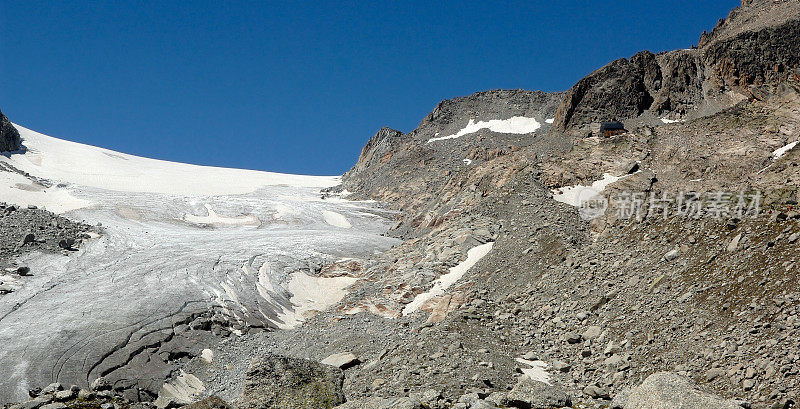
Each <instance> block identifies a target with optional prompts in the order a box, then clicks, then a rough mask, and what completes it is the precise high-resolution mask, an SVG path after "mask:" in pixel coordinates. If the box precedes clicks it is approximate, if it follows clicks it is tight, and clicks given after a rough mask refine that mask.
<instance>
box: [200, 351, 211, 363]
mask: <svg viewBox="0 0 800 409" xmlns="http://www.w3.org/2000/svg"><path fill="white" fill-rule="evenodd" d="M200 359H202V360H203V361H205V363H207V364H210V363H211V362H214V351H212V350H210V349H208V348H206V349H204V350H202V351H201V352H200Z"/></svg>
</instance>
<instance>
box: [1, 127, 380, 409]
mask: <svg viewBox="0 0 800 409" xmlns="http://www.w3.org/2000/svg"><path fill="white" fill-rule="evenodd" d="M17 128H18V129H19V131H20V134H21V135H22V138H23V145H24V146H25V148H26V150H24V151H23V152H20V153H15V154H11V155H7V156H0V201H6V202H11V203H16V204H20V205H29V204H31V205H36V206H40V207H44V208H47V209H48V210H51V211H54V212H57V213H63V214H65V215H66V216H67V217H71V218H74V219H78V220H85V221H86V222H87V223H90V224H94V223H101V224H102V226H103V229H105V233H104V234H103V235H102V236H101V237H99V238H96V239H92V240H89V241H88V242H87V243H86V244H84V246H83V248H82V249H81V250H80V251H79V252H77V253H75V254H72V255H69V256H67V255H39V254H33V255H30V256H28V257H27V259H25V260H22V262H23V263H25V264H27V265H29V266H30V267H31V269H32V272H33V274H34V275H33V277H30V278H26V279H24V280H22V279H21V280H17V281H15V283H14V286H15V291H14V292H13V293H11V294H7V295H3V296H0V345H3V348H2V349H0V368H1V369H2V370H0V372H2V373H3V374H5V375H6V376H4V377H0V397H2V399H0V403H2V402H4V401H13V400H21V399H23V398H25V395H26V394H27V390H28V389H29V388H32V387H35V386H42V385H47V384H49V383H50V382H53V381H59V382H62V383H64V384H67V385H69V384H78V385H86V384H87V383H88V382H90V381H91V380H92V379H94V378H96V377H98V376H100V375H105V376H106V377H107V378H110V379H112V380H114V381H117V382H128V383H129V384H130V383H131V382H132V385H133V386H132V387H139V388H145V389H146V388H150V389H149V390H151V392H152V391H153V388H154V387H153V386H152V385H151V384H147V383H141V382H139V381H137V379H140V378H142V379H150V381H153V380H154V381H158V380H159V376H161V377H162V379H163V376H164V375H163V374H164V373H166V374H169V373H170V372H171V371H173V370H175V366H174V365H175V363H173V362H171V361H169V360H167V361H164V362H162V361H158V360H155V361H154V360H151V359H150V358H151V357H147V356H142V355H143V354H145V355H146V354H148V353H156V352H153V345H154V343H153V340H152V337H153V334H154V333H156V334H162V333H164V332H165V331H166V332H167V333H170V331H172V332H171V335H170V334H167V335H164V339H169V340H174V339H177V338H179V336H180V334H179V331H180V330H181V328H184V327H186V326H185V325H184V326H181V325H177V324H176V323H178V322H184V321H186V320H191V319H193V317H196V316H198V315H199V314H202V313H205V312H211V313H213V314H216V315H218V316H223V317H225V319H227V320H228V321H229V322H232V323H234V324H236V323H239V324H241V326H244V327H246V326H248V325H256V326H264V327H273V328H285V327H290V326H293V325H297V324H298V323H299V322H301V321H302V320H303V319H304V318H305V316H306V315H307V314H308V313H310V312H313V311H314V310H318V309H322V308H326V307H329V306H331V305H333V304H335V303H336V302H337V301H338V300H339V299H340V298H341V297H342V296H343V295H344V294H345V292H346V288H347V287H348V286H349V285H351V284H352V283H353V282H354V281H355V278H351V277H347V276H343V277H340V278H324V277H317V276H316V274H318V273H317V271H318V269H319V266H320V265H322V264H324V263H326V262H330V261H333V260H336V259H338V258H341V257H355V258H358V257H363V256H366V255H369V254H372V253H373V252H376V251H382V250H384V249H386V248H388V247H390V246H391V245H393V244H394V243H395V240H394V239H390V238H387V237H383V236H381V235H380V234H381V233H382V232H384V231H385V230H386V229H387V228H388V226H389V223H390V222H389V221H388V220H387V219H386V218H385V217H384V216H385V215H386V213H385V212H384V211H382V210H380V209H378V208H376V207H375V205H374V204H373V203H369V202H352V201H347V200H341V199H337V200H330V199H327V200H326V199H322V198H321V197H320V193H319V189H320V188H321V187H327V186H332V185H335V184H336V183H338V177H317V176H299V175H286V174H279V173H269V172H257V171H249V170H237V169H223V168H213V167H204V166H195V165H187V164H180V163H172V162H166V161H160V160H152V159H146V158H141V157H136V156H132V155H126V154H122V153H118V152H114V151H110V150H106V149H101V148H96V147H92V146H87V145H82V144H77V143H73V142H68V141H64V140H60V139H56V138H52V137H49V136H46V135H42V134H40V133H37V132H34V131H31V130H28V129H25V128H23V127H19V126H18V127H17ZM234 327H236V325H234ZM165 342H166V341H165ZM158 345H161V343H158ZM201 347H202V348H201ZM210 347H211V346H210V345H197V346H196V347H194V349H197V351H196V352H197V353H200V351H202V350H203V349H206V348H210ZM162 348H166V347H162ZM182 348H185V346H184V347H182ZM198 348H199V349H198ZM194 349H192V350H194ZM162 352H163V351H162ZM140 361H143V362H149V363H148V366H147V368H146V369H143V368H142V367H140V366H136V365H140V364H141V362H140ZM148 377H149V378H148ZM150 381H148V382H150ZM136 382H139V384H138V385H137V383H136ZM151 383H152V382H151ZM156 389H158V388H156ZM155 392H158V391H157V390H156V391H155Z"/></svg>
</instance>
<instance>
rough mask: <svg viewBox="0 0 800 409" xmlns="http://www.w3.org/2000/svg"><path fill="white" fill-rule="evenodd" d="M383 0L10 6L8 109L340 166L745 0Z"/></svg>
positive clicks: (569, 77) (1, 57) (568, 77)
mask: <svg viewBox="0 0 800 409" xmlns="http://www.w3.org/2000/svg"><path fill="white" fill-rule="evenodd" d="M77 3H83V4H77ZM374 3H378V4H380V5H375V4H373V2H366V1H363V2H361V1H360V2H337V3H327V2H325V3H323V2H311V1H309V2H299V1H297V2H288V1H287V2H284V1H252V2H235V1H226V2H222V1H191V2H185V1H161V2H137V1H127V2H121V1H119V2H114V1H109V2H91V3H89V2H61V1H31V0H4V1H2V2H0V109H2V111H3V112H4V113H5V114H6V115H7V116H9V117H10V118H11V120H12V121H14V122H17V123H19V124H21V125H24V126H27V127H30V128H32V129H34V130H37V131H40V132H44V133H47V134H50V135H52V136H56V137H60V138H64V139H69V140H73V141H78V142H83V143H88V144H92V145H97V146H102V147H105V148H109V149H114V150H118V151H122V152H126V153H131V154H136V155H142V156H147V157H154V158H159V159H167V160H174V161H181V162H190V163H197V164H205V165H216V166H230V167H241V168H249V169H261V170H271V171H280V172H291V173H305V174H340V173H342V172H344V171H345V170H347V169H349V168H350V166H352V165H353V163H354V162H355V159H356V157H357V156H358V153H359V151H360V149H361V147H362V146H363V145H364V143H365V142H366V140H367V139H368V138H369V137H370V136H372V134H373V133H374V132H375V131H376V130H377V129H379V128H380V127H381V126H390V127H392V128H396V129H399V130H401V131H404V132H408V131H411V130H412V129H414V128H415V127H416V125H417V124H418V123H419V121H420V120H421V119H422V118H423V117H424V116H425V115H426V114H427V113H428V112H430V111H431V110H432V109H433V108H434V107H435V106H436V104H437V103H438V102H439V101H440V100H442V99H448V98H452V97H455V96H461V95H468V94H470V93H472V92H475V91H481V90H487V89H494V88H523V89H541V90H545V91H558V90H565V89H567V88H569V87H570V86H571V85H572V84H574V83H575V82H576V81H577V80H579V79H580V78H581V77H583V76H584V75H586V74H587V73H589V72H591V71H592V70H594V69H596V68H598V67H600V66H602V65H604V64H606V63H608V62H609V61H611V60H614V59H616V58H619V57H629V56H631V55H633V54H634V53H636V52H637V51H640V50H643V49H648V50H651V51H654V52H657V51H663V50H670V49H675V48H688V47H690V46H691V45H692V44H695V43H696V42H697V39H698V38H699V36H700V33H701V32H702V31H703V30H710V29H711V27H713V26H714V24H715V23H716V21H717V19H718V18H720V17H725V16H727V14H728V12H729V11H730V9H732V8H733V7H735V6H737V5H738V3H739V1H737V0H698V1H688V0H687V1H669V0H666V1H665V0H661V1H592V2H588V1H547V2H544V1H541V2H539V1H536V2H534V1H519V2H490V1H475V2H464V1H440V2H429V1H402V2H401V1H396V2H394V1H393V2H374Z"/></svg>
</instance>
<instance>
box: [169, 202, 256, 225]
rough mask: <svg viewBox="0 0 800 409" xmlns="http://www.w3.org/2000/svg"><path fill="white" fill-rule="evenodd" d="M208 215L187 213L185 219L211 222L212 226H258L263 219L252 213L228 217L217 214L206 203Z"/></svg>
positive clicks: (192, 221)
mask: <svg viewBox="0 0 800 409" xmlns="http://www.w3.org/2000/svg"><path fill="white" fill-rule="evenodd" d="M204 206H205V208H206V211H208V216H196V215H193V214H191V213H187V214H186V215H185V216H184V217H183V219H184V220H186V221H187V222H189V223H194V224H209V225H212V226H258V225H260V224H261V221H260V220H258V217H255V216H253V215H252V214H248V215H241V216H236V217H228V216H222V215H219V214H217V213H216V212H215V211H214V209H212V208H211V206H209V205H208V204H205V205H204Z"/></svg>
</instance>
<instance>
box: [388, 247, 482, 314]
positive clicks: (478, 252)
mask: <svg viewBox="0 0 800 409" xmlns="http://www.w3.org/2000/svg"><path fill="white" fill-rule="evenodd" d="M493 245H494V243H493V242H489V243H486V244H481V245H479V246H476V247H473V248H471V249H469V251H467V259H466V260H464V261H462V262H461V263H459V264H458V265H456V266H455V267H451V268H450V272H449V273H447V274H443V275H442V276H441V277H439V278H437V279H436V280H435V281H434V282H433V287H431V289H430V290H429V291H428V292H424V293H422V294H417V296H416V297H414V300H413V301H411V302H410V303H408V304H407V305H406V306H405V308H403V315H409V314H412V313H414V312H415V311H417V310H418V309H419V308H420V307H422V305H423V304H425V302H427V301H428V300H430V299H431V298H434V297H438V296H440V295H442V294H444V292H445V291H447V289H448V288H450V286H451V285H453V284H455V282H456V281H458V280H459V279H460V278H461V277H462V276H464V274H465V273H466V272H467V271H468V270H469V269H470V268H472V266H474V265H475V264H476V263H477V262H478V261H480V260H481V259H482V258H483V257H484V256H485V255H486V254H488V253H489V250H491V249H492V246H493Z"/></svg>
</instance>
